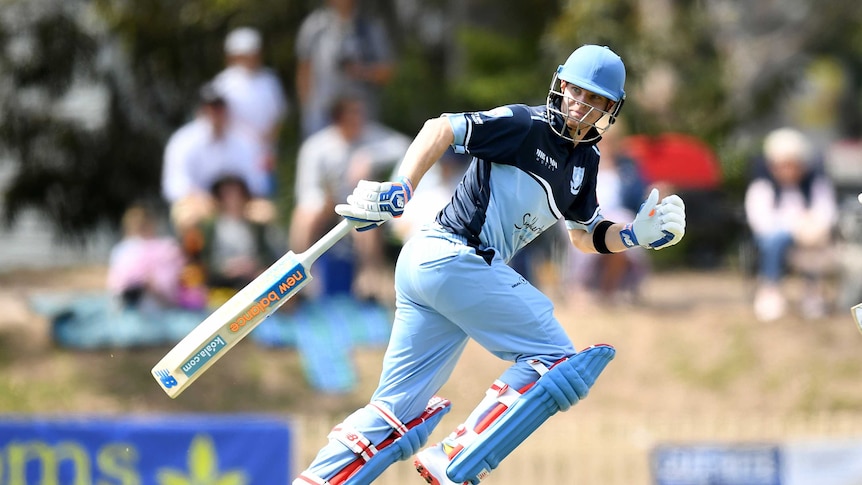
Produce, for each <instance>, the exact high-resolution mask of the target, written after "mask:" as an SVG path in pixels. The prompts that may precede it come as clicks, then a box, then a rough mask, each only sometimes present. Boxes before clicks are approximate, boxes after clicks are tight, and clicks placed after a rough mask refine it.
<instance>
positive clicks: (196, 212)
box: [162, 84, 268, 232]
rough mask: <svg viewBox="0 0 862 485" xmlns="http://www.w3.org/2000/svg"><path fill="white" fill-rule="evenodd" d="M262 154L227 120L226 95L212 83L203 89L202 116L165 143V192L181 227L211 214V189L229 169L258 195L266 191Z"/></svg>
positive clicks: (180, 129) (172, 216) (172, 215)
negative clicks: (222, 94)
mask: <svg viewBox="0 0 862 485" xmlns="http://www.w3.org/2000/svg"><path fill="white" fill-rule="evenodd" d="M262 157H263V154H262V153H261V151H260V149H259V145H258V144H256V143H254V141H253V140H252V139H251V138H250V137H249V136H247V135H245V134H244V133H243V132H241V131H239V130H238V129H236V128H234V127H233V126H232V125H230V124H229V123H228V116H227V110H226V102H225V100H224V97H222V96H221V95H220V94H219V93H218V92H217V91H216V90H215V88H214V87H213V86H212V85H211V84H208V85H205V86H204V87H203V88H201V91H200V107H199V109H198V113H197V116H196V117H195V119H194V120H192V121H190V122H188V123H186V124H185V125H183V126H182V127H180V128H179V129H178V130H177V131H176V132H174V134H173V135H172V136H171V138H170V139H169V140H168V143H167V146H166V147H165V154H164V166H163V168H162V195H163V196H164V198H165V199H166V200H167V201H168V202H169V203H170V206H171V218H172V221H173V223H174V225H175V228H176V229H177V230H178V232H182V229H183V228H186V227H192V226H194V225H195V224H197V223H198V222H200V221H201V220H202V219H203V218H205V217H207V216H208V215H209V214H210V213H211V211H212V209H213V207H212V198H211V196H210V193H209V189H210V187H212V185H213V183H214V182H215V181H216V180H217V179H218V178H219V177H221V176H223V175H225V174H234V175H238V176H240V177H242V178H243V180H245V181H246V184H247V185H248V187H249V188H250V190H251V192H252V194H253V195H254V196H265V195H266V194H267V192H268V186H267V180H266V174H265V173H264V172H263V171H261V170H260V167H261V160H262Z"/></svg>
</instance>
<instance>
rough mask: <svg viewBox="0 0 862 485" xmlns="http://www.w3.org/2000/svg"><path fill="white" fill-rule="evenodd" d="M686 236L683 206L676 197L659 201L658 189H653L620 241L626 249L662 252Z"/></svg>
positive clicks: (671, 196)
mask: <svg viewBox="0 0 862 485" xmlns="http://www.w3.org/2000/svg"><path fill="white" fill-rule="evenodd" d="M684 234H685V204H684V203H683V202H682V199H680V198H679V196H678V195H669V196H667V197H665V198H664V199H662V201H661V202H659V201H658V189H652V192H650V194H649V197H647V200H646V201H645V202H644V203H643V204H641V207H640V210H638V213H637V215H636V216H635V220H634V221H632V222H631V223H629V224H626V226H625V228H623V230H622V231H620V237H621V238H622V240H623V244H625V246H626V247H628V248H630V247H634V246H642V247H645V248H648V249H662V248H666V247H669V246H673V245H674V244H676V243H678V242H679V241H680V240H681V239H682V236H683V235H684Z"/></svg>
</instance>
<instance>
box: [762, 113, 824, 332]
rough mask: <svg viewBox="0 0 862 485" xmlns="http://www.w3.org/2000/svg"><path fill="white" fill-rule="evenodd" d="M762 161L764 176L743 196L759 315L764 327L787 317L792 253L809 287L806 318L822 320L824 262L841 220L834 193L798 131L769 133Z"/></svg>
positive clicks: (804, 304)
mask: <svg viewBox="0 0 862 485" xmlns="http://www.w3.org/2000/svg"><path fill="white" fill-rule="evenodd" d="M763 155H764V158H765V163H766V169H767V170H766V173H765V174H764V175H762V176H759V177H756V178H754V180H752V182H751V183H750V184H749V186H748V188H747V190H746V193H745V214H746V220H747V222H748V225H749V227H750V229H751V232H752V233H753V236H754V239H755V243H756V245H757V260H758V263H757V264H758V268H757V274H758V288H757V291H756V293H755V296H754V311H755V315H756V316H757V318H758V319H759V320H761V321H771V320H775V319H778V318H780V317H781V316H782V315H784V312H785V311H786V296H785V293H784V289H783V288H782V281H783V279H784V277H785V276H786V272H787V265H788V263H789V257H790V256H791V252H793V254H794V255H795V256H796V258H794V260H795V261H796V262H797V265H796V266H798V268H799V270H800V271H801V272H802V274H803V276H804V277H805V281H806V287H805V290H804V293H803V296H802V300H801V304H802V306H801V310H802V314H803V316H805V317H807V318H816V317H819V316H822V315H823V314H824V312H825V311H826V306H825V303H824V294H823V288H822V286H823V281H822V280H823V275H824V272H825V271H826V270H827V269H828V268H827V263H828V261H827V260H825V257H827V256H828V254H829V251H828V249H829V246H830V244H831V242H832V239H833V229H834V224H835V221H836V217H837V206H836V200H835V190H834V187H833V185H832V182H831V181H830V180H829V179H828V178H827V177H826V176H825V175H824V174H823V172H821V171H818V170H815V169H814V168H813V166H812V164H813V163H814V161H815V157H814V152H813V150H812V147H811V145H810V144H809V142H808V140H807V139H806V138H805V136H804V135H803V134H802V133H800V132H799V131H797V130H795V129H792V128H781V129H777V130H774V131H772V132H771V133H769V135H768V136H767V137H766V139H765V140H764V144H763Z"/></svg>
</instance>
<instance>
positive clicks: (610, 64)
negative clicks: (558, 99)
mask: <svg viewBox="0 0 862 485" xmlns="http://www.w3.org/2000/svg"><path fill="white" fill-rule="evenodd" d="M557 77H559V78H560V79H562V80H563V81H566V82H567V83H571V84H574V85H575V86H580V87H581V88H584V89H586V90H588V91H592V92H594V93H596V94H601V95H602V96H604V97H606V98H608V99H610V100H612V101H619V100H621V99H623V98H625V96H626V92H625V90H624V89H623V86H624V85H625V83H626V67H625V66H624V65H623V60H622V59H620V56H618V55H617V54H616V53H615V52H614V51H612V50H611V49H610V48H609V47H607V46H599V45H585V46H581V47H579V48H577V49H576V50H575V51H574V52H572V54H571V55H570V56H569V58H568V59H566V63H565V64H563V65H562V66H560V67H559V68H557Z"/></svg>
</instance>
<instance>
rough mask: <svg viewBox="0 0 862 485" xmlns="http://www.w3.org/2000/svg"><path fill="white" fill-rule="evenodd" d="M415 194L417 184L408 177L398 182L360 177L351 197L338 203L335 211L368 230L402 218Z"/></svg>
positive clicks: (357, 227)
mask: <svg viewBox="0 0 862 485" xmlns="http://www.w3.org/2000/svg"><path fill="white" fill-rule="evenodd" d="M412 195H413V187H412V184H411V183H410V181H409V180H408V179H407V178H406V177H401V178H400V179H399V181H397V182H373V181H369V180H360V181H359V183H358V184H357V185H356V188H355V189H353V193H352V194H350V195H348V196H347V203H346V204H338V205H336V206H335V212H336V213H338V215H340V216H342V217H344V218H346V219H348V220H350V221H351V222H352V223H353V225H354V227H356V229H357V230H359V231H364V230H368V229H373V228H374V227H377V226H379V225H380V224H382V223H384V222H386V221H388V220H390V219H392V218H395V217H400V216H401V214H403V213H404V206H405V205H406V204H407V201H408V200H410V198H411V197H412Z"/></svg>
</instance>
